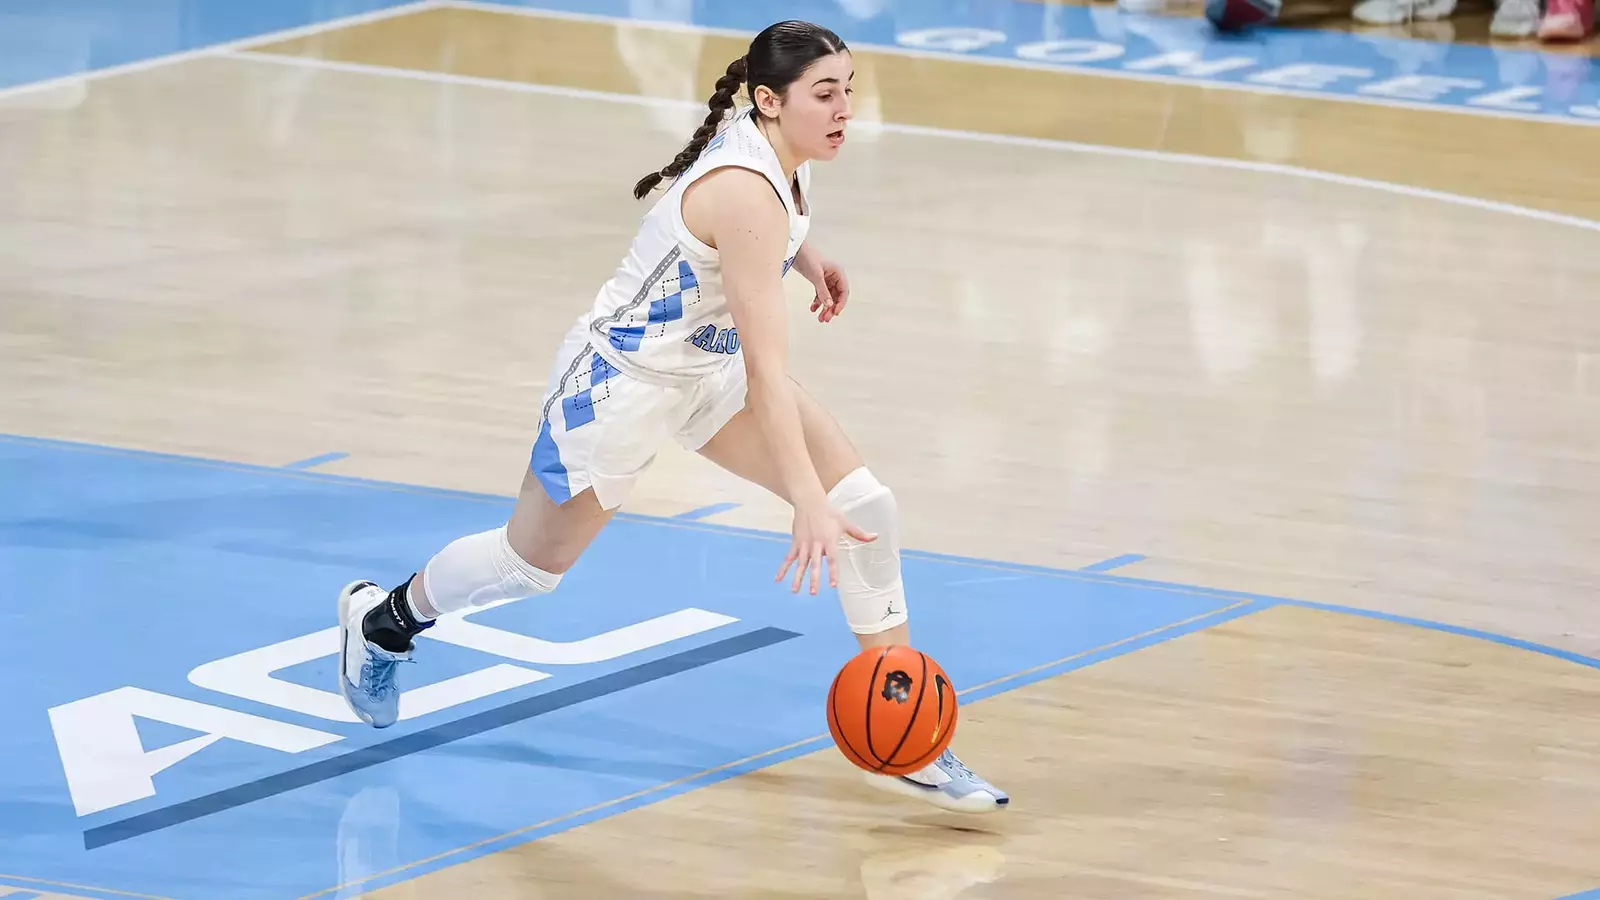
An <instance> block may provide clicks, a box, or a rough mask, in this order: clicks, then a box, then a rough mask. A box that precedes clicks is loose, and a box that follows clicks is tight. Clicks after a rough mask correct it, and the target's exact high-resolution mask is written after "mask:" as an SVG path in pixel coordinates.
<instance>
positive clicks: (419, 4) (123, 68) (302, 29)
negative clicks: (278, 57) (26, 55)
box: [0, 0, 443, 100]
mask: <svg viewBox="0 0 1600 900" xmlns="http://www.w3.org/2000/svg"><path fill="white" fill-rule="evenodd" d="M240 2H248V0H240ZM442 5H443V3H442V2H441V0H412V2H410V3H401V4H399V5H398V6H391V7H389V8H388V9H375V10H372V11H370V12H364V13H356V14H355V15H350V16H342V17H340V18H337V19H329V20H327V21H325V22H314V23H312V24H310V25H298V26H296V27H294V28H286V29H284V30H283V31H269V32H267V33H265V34H254V35H249V36H246V37H242V38H238V39H237V40H232V41H224V42H223V43H220V44H207V45H206V46H204V47H195V48H192V49H189V50H179V51H178V52H176V53H168V54H165V55H163V56H152V57H150V58H149V59H139V60H134V61H133V62H130V63H123V64H122V65H120V66H108V67H106V68H104V69H90V70H88V71H86V72H74V73H72V74H71V75H61V76H58V77H56V78H47V79H45V80H44V81H30V82H27V83H25V84H14V85H12V86H10V87H4V88H0V100H5V99H7V98H10V97H18V96H21V95H23V94H32V93H36V92H39V91H49V90H54V89H56V88H63V87H73V86H76V85H80V84H84V83H87V82H90V81H99V80H100V79H102V78H115V77H117V76H119V75H131V74H133V73H135V72H144V71H147V70H149V69H158V68H161V67H162V66H170V65H173V64H175V63H181V62H187V61H189V60H191V59H199V58H201V57H205V56H211V55H213V54H217V53H225V52H227V51H229V50H234V49H237V48H240V47H246V46H249V45H251V44H259V43H265V42H267V41H288V40H293V39H295V38H300V37H307V36H310V35H313V34H320V33H322V32H324V31H334V30H337V29H340V28H346V27H349V26H351V25H365V24H367V23H368V22H381V21H383V20H384V19H392V18H394V17H396V16H407V15H411V14H412V13H419V12H426V11H428V10H430V9H437V8H439V7H440V6H442Z"/></svg>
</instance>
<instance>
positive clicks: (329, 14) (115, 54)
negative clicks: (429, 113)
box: [0, 0, 407, 89]
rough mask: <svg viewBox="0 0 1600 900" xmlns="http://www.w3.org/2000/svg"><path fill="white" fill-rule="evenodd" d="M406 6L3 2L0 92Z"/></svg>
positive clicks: (316, 0) (392, 2)
mask: <svg viewBox="0 0 1600 900" xmlns="http://www.w3.org/2000/svg"><path fill="white" fill-rule="evenodd" d="M406 2H407V0H249V2H240V0H160V2H147V0H0V89H3V88H7V87H12V86H15V85H21V84H29V83H31V82H36V81H47V80H50V79H53V78H63V77H66V76H70V75H77V74H80V73H83V72H91V71H95V70H98V69H109V68H112V67H114V66H123V65H127V64H129V63H135V62H141V61H143V60H147V59H153V58H155V57H160V56H167V55H169V54H173V53H181V52H183V51H185V50H196V49H199V48H202V47H211V46H215V45H217V44H224V43H227V42H229V41H236V40H239V39H241V38H249V37H254V36H256V35H262V34H269V33H272V32H276V31H285V30H288V29H291V28H300V27H304V26H306V25H311V24H314V23H318V22H326V21H329V20H331V19H338V18H344V17H347V16H356V15H361V14H364V13H372V12H375V11H378V10H385V9H391V8H394V7H398V6H403V5H405V4H406Z"/></svg>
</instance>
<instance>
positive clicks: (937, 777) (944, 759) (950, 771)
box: [867, 750, 1011, 813]
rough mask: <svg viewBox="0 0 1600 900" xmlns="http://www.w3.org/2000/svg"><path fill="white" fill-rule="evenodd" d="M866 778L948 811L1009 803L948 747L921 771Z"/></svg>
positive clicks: (997, 808) (986, 808) (990, 808)
mask: <svg viewBox="0 0 1600 900" xmlns="http://www.w3.org/2000/svg"><path fill="white" fill-rule="evenodd" d="M867 778H868V781H869V783H870V784H872V785H874V786H876V787H879V788H882V789H885V790H889V791H893V792H894V793H896V794H899V795H901V796H903V797H914V798H916V799H918V800H921V801H923V802H924V803H931V804H933V805H934V806H937V807H939V808H940V809H947V810H950V811H951V812H963V813H988V812H999V811H1000V810H1002V809H1005V808H1006V806H1007V805H1009V804H1010V803H1011V798H1010V797H1009V796H1007V795H1006V792H1005V791H1002V790H1000V789H999V788H997V787H995V786H994V785H992V784H990V783H989V782H987V781H985V780H983V779H982V778H980V777H978V775H977V774H976V773H975V772H973V771H972V770H971V769H969V768H967V767H966V765H965V764H964V763H962V762H961V760H959V759H957V758H956V755H955V754H954V753H952V752H950V751H949V750H946V751H944V752H943V753H941V754H939V758H938V759H936V760H934V761H933V763H932V764H931V765H929V766H927V767H926V768H924V769H923V770H922V771H920V772H915V773H913V774H911V775H901V776H899V777H895V776H891V775H870V774H869V775H867Z"/></svg>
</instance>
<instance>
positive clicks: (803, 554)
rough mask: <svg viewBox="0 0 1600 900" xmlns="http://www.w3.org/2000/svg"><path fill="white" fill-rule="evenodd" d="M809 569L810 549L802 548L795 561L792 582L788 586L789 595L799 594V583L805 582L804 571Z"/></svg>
mask: <svg viewBox="0 0 1600 900" xmlns="http://www.w3.org/2000/svg"><path fill="white" fill-rule="evenodd" d="M809 568H811V548H809V547H803V548H801V550H800V555H799V556H798V557H797V558H796V559H795V568H794V581H793V582H792V583H791V584H790V585H789V590H790V592H791V593H795V594H798V593H800V582H802V581H804V580H805V577H806V570H807V569H809Z"/></svg>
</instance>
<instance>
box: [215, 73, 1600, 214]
mask: <svg viewBox="0 0 1600 900" xmlns="http://www.w3.org/2000/svg"><path fill="white" fill-rule="evenodd" d="M221 58H224V59H236V60H241V61H250V62H258V63H265V64H271V65H280V66H289V67H298V68H309V69H323V70H326V71H330V72H345V73H350V74H356V75H369V76H375V77H379V78H395V79H401V80H406V81H420V82H426V83H430V84H448V85H460V86H463V87H479V88H487V89H490V90H497V91H506V92H509V93H518V94H539V95H544V96H550V97H563V98H567V99H574V100H591V101H597V102H601V103H617V104H623V105H629V106H645V107H654V108H658V109H695V110H700V109H703V108H704V106H705V104H704V103H701V102H699V101H694V100H672V99H669V98H666V97H645V96H639V95H635V94H618V93H612V92H610V91H592V90H585V89H583V88H571V87H561V86H557V85H548V84H531V83H529V82H524V81H503V80H500V79H495V78H480V77H477V76H473V75H456V74H453V73H448V72H428V71H423V70H420V69H399V68H392V67H389V66H374V65H369V64H367V63H352V62H340V61H337V60H328V59H315V58H311V57H304V56H283V55H280V54H276V53H260V52H256V51H253V50H234V51H232V52H229V53H226V54H225V55H223V56H222V57H221ZM855 127H857V128H863V129H873V130H878V131H883V132H887V133H890V134H905V135H914V136H917V137H933V138H943V139H948V140H960V141H969V142H976V143H985V144H1003V145H1007V146H1014V147H1031V148H1035V149H1044V150H1058V151H1066V152H1069V153H1083V154H1087V155H1092V156H1112V157H1121V158H1124V159H1139V160H1146V161H1152V162H1168V163H1180V164H1183V165H1193V166H1206V167H1210V168H1217V169H1232V170H1235V171H1243V172H1258V173H1266V174H1272V175H1288V176H1292V177H1295V178H1303V179H1307V180H1309V181H1321V182H1325V183H1328V184H1338V185H1344V186H1347V187H1359V188H1365V189H1367V190H1373V191H1380V192H1383V193H1388V194H1397V195H1400V196H1404V197H1417V198H1422V199H1426V200H1434V201H1438V202H1441V203H1448V204H1453V205H1455V206H1463V207H1467V208H1470V209H1478V210H1484V211H1488V212H1497V213H1503V214H1505V215H1511V216H1517V217H1520V218H1524V219H1532V220H1534V221H1539V222H1547V223H1550V224H1554V225H1566V226H1568V227H1571V228H1581V229H1583V230H1585V231H1593V232H1597V233H1600V221H1595V220H1592V219H1584V218H1580V217H1578V216H1569V215H1564V214H1562V213H1555V212H1548V211H1546V210H1542V209H1532V208H1530V207H1526V206H1517V205H1515V204H1512V203H1501V202H1499V201H1497V200H1485V199H1482V198H1480V197H1468V196H1465V195H1463V194H1451V193H1448V192H1445V191H1435V190H1431V189H1429V188H1420V187H1412V186H1410V185H1404V184H1395V183H1393V182H1388V181H1376V180H1374V179H1370V178H1359V177H1356V176H1354V175H1340V174H1338V173H1335V172H1322V171H1318V170H1316V169H1304V168H1300V167H1298V166H1288V165H1283V164H1280V163H1268V162H1259V161H1255V160H1242V159H1226V158H1223V157H1215V156H1200V155H1197V154H1190V153H1173V152H1169V151H1165V150H1138V149H1133V148H1127V147H1108V146H1103V145H1100V144H1081V143H1077V142H1075V141H1059V140H1051V139H1049V138H1030V137H1018V136H1016V135H1009V134H991V133H986V132H979V131H957V130H952V129H947V128H927V127H924V126H921V125H902V124H897V123H893V122H884V123H881V124H880V123H872V124H860V125H857V126H855Z"/></svg>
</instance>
